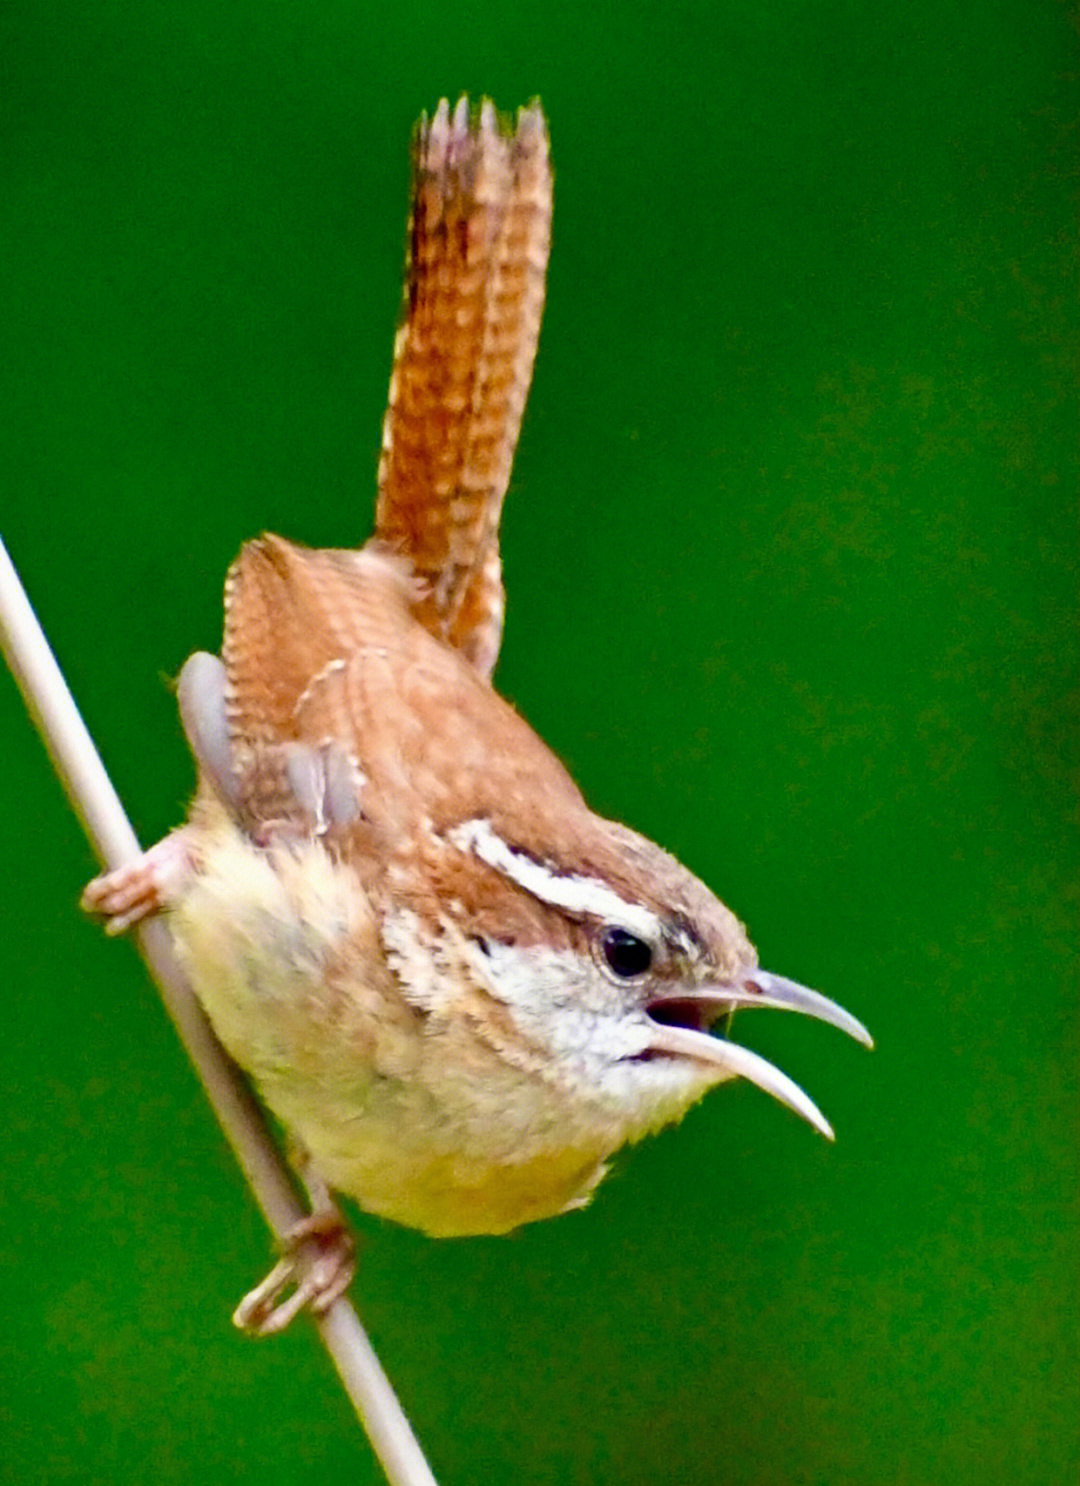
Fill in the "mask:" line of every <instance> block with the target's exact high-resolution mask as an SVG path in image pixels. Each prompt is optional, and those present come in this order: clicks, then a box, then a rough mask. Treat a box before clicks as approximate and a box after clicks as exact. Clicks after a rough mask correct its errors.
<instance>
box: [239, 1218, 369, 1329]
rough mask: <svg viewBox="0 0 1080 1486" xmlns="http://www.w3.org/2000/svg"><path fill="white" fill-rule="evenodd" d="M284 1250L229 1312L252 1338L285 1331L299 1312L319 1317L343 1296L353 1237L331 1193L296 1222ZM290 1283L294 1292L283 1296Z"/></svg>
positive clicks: (351, 1264) (351, 1261)
mask: <svg viewBox="0 0 1080 1486" xmlns="http://www.w3.org/2000/svg"><path fill="white" fill-rule="evenodd" d="M282 1248H283V1249H284V1257H283V1258H282V1259H281V1260H280V1261H279V1262H278V1263H277V1264H275V1265H274V1267H273V1269H272V1270H271V1271H270V1273H269V1274H268V1275H267V1276H266V1278H265V1280H263V1281H262V1282H261V1284H258V1285H256V1286H255V1288H254V1290H252V1291H250V1292H249V1293H248V1294H247V1295H245V1296H244V1298H243V1300H242V1301H241V1302H240V1304H239V1305H238V1306H237V1307H236V1310H235V1311H234V1312H233V1323H234V1324H235V1325H236V1326H238V1327H239V1328H240V1330H241V1331H246V1332H248V1333H250V1334H251V1335H252V1336H273V1335H274V1334H275V1333H276V1332H279V1331H284V1330H285V1327H286V1326H288V1324H289V1323H290V1321H292V1320H293V1319H294V1318H295V1317H296V1316H298V1315H299V1314H300V1312H301V1311H303V1310H310V1311H314V1313H315V1314H316V1315H317V1316H321V1315H322V1314H323V1313H324V1312H325V1311H328V1310H329V1309H330V1307H331V1306H332V1305H333V1303H334V1301H335V1300H337V1299H338V1297H339V1296H341V1295H344V1293H345V1291H346V1290H347V1289H348V1288H349V1285H350V1284H351V1283H352V1278H353V1275H354V1274H355V1272H356V1241H355V1239H354V1238H353V1236H352V1233H351V1231H350V1230H349V1227H348V1225H347V1223H346V1222H345V1218H344V1217H343V1215H342V1213H341V1212H340V1210H339V1209H338V1208H337V1207H336V1206H335V1205H334V1203H333V1202H331V1201H330V1199H329V1196H327V1197H326V1199H325V1205H320V1206H319V1207H318V1208H317V1209H316V1211H315V1212H313V1213H311V1214H310V1215H309V1216H308V1217H306V1218H301V1220H300V1221H299V1222H298V1223H296V1224H294V1226H293V1227H292V1229H291V1230H290V1231H289V1233H288V1234H287V1235H286V1237H285V1240H284V1243H283V1244H282ZM290 1286H295V1288H294V1289H293V1291H292V1294H291V1295H288V1296H287V1297H286V1298H285V1299H284V1300H282V1299H281V1297H282V1295H284V1294H285V1291H286V1290H288V1289H289V1287H290Z"/></svg>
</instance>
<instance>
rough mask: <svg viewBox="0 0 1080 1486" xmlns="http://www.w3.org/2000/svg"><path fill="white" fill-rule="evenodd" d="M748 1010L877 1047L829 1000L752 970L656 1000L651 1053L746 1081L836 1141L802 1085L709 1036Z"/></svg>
mask: <svg viewBox="0 0 1080 1486" xmlns="http://www.w3.org/2000/svg"><path fill="white" fill-rule="evenodd" d="M744 1006H774V1007H778V1008H779V1009H780V1010H782V1011H798V1012H801V1013H802V1014H803V1015H804V1016H812V1017H816V1018H817V1020H818V1021H821V1022H828V1023H829V1025H830V1026H833V1027H837V1028H839V1030H840V1031H841V1032H846V1033H847V1034H848V1036H849V1037H854V1038H855V1040H856V1041H857V1042H861V1043H862V1044H863V1045H864V1046H865V1047H873V1045H874V1039H873V1038H872V1037H871V1036H870V1033H869V1032H868V1031H867V1030H866V1028H865V1027H864V1026H863V1024H862V1022H860V1021H858V1020H857V1019H856V1018H855V1017H853V1016H852V1015H851V1013H850V1012H847V1011H845V1010H844V1008H843V1007H842V1006H838V1005H837V1004H836V1002H835V1001H830V1000H829V998H828V997H827V996H821V995H819V994H818V993H817V991H811V990H808V989H807V987H806V986H801V985H799V984H798V983H797V982H796V981H794V980H785V979H784V977H783V976H782V975H770V974H769V973H768V972H767V971H765V970H751V971H748V972H747V973H746V974H745V975H744V976H742V977H741V978H740V979H739V980H737V981H732V982H730V983H728V984H722V985H717V986H707V987H702V988H701V989H700V990H693V991H687V990H685V989H680V990H679V991H678V992H677V993H673V994H672V995H671V996H663V995H661V996H657V997H654V999H653V1000H652V1001H650V1002H649V1004H648V1006H647V1007H646V1011H647V1012H648V1015H649V1018H650V1020H651V1021H652V1022H653V1024H654V1026H655V1032H654V1033H652V1034H651V1037H650V1048H651V1050H652V1051H654V1052H659V1053H669V1054H672V1055H674V1056H677V1057H684V1058H696V1059H698V1060H699V1061H700V1062H704V1063H711V1064H713V1065H714V1067H717V1068H721V1069H723V1070H724V1072H725V1073H727V1074H728V1076H729V1077H731V1078H745V1079H748V1080H749V1081H750V1082H751V1083H753V1084H757V1086H758V1088H759V1089H764V1091H765V1093H766V1094H771V1095H772V1096H773V1098H774V1099H779V1101H780V1103H781V1104H786V1105H787V1106H788V1108H789V1109H793V1110H794V1111H795V1113H796V1114H799V1115H802V1117H803V1119H804V1120H806V1121H807V1122H808V1123H809V1124H811V1125H813V1127H814V1129H815V1130H818V1131H820V1132H821V1134H822V1135H824V1136H825V1138H826V1139H827V1140H832V1139H833V1138H834V1136H833V1128H832V1126H831V1125H830V1124H829V1122H828V1120H827V1119H826V1118H825V1116H824V1115H823V1114H822V1113H821V1111H820V1110H819V1109H818V1107H817V1105H816V1104H815V1103H814V1101H813V1100H812V1099H811V1098H810V1097H809V1096H808V1095H807V1094H804V1093H803V1091H802V1089H800V1088H799V1086H798V1084H796V1083H794V1082H793V1081H792V1080H791V1079H790V1078H788V1076H787V1075H786V1074H785V1073H781V1072H780V1070H779V1068H775V1067H774V1066H773V1064H772V1063H770V1062H768V1061H767V1060H766V1059H765V1058H762V1057H760V1056H759V1055H758V1054H757V1053H754V1052H751V1051H750V1049H749V1048H746V1047H740V1046H739V1044H738V1043H736V1042H729V1041H728V1040H727V1039H726V1038H723V1037H716V1036H713V1035H712V1033H711V1032H710V1030H709V1029H710V1028H711V1027H712V1026H713V1025H714V1023H716V1022H717V1021H719V1020H720V1019H721V1018H722V1017H725V1016H729V1015H730V1014H731V1013H732V1012H733V1011H737V1010H738V1009H739V1008H740V1007H744Z"/></svg>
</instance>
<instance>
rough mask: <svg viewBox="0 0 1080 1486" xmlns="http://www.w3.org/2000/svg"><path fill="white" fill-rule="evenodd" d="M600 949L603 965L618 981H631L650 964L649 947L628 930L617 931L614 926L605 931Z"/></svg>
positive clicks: (650, 952)
mask: <svg viewBox="0 0 1080 1486" xmlns="http://www.w3.org/2000/svg"><path fill="white" fill-rule="evenodd" d="M600 949H601V951H602V952H603V956H604V963H605V964H606V965H607V967H608V969H609V970H610V971H611V973H612V974H613V975H617V976H618V977H619V979H620V980H632V979H633V978H634V976H635V975H644V974H645V972H646V970H648V968H649V966H650V965H651V964H652V949H651V947H650V946H649V945H648V944H646V943H645V941H644V939H639V938H638V937H637V935H636V934H631V933H630V931H629V929H619V928H616V927H615V926H614V925H613V926H612V927H611V928H608V929H605V930H604V937H603V938H602V939H601V941H600Z"/></svg>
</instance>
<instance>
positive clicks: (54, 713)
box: [0, 539, 436, 1486]
mask: <svg viewBox="0 0 1080 1486" xmlns="http://www.w3.org/2000/svg"><path fill="white" fill-rule="evenodd" d="M0 645H2V648H3V651H4V654H5V656H6V658H7V662H8V665H9V666H10V667H11V671H12V674H13V675H14V677H15V680H16V681H17V682H18V685H19V688H20V690H21V691H22V694H23V697H24V699H25V701H26V706H27V709H28V710H29V712H30V715H31V716H32V717H33V719H34V722H35V723H36V725H37V728H38V731H39V732H40V733H41V736H42V739H43V740H44V743H45V746H46V748H47V749H48V751H49V755H50V757H51V758H52V761H53V764H54V766H55V768H56V772H57V774H58V775H59V777H60V780H61V782H62V784H63V786H64V789H65V790H66V791H67V795H68V798H69V800H70V801H71V804H72V807H73V808H74V810H75V813H76V814H77V815H78V817H79V819H80V820H81V822H82V824H83V828H84V830H85V831H86V834H87V836H88V838H89V840H90V842H91V844H92V846H93V848H94V850H95V852H96V853H97V855H98V857H99V859H100V861H101V863H102V865H103V866H104V867H106V868H108V869H110V870H111V869H112V868H114V867H120V866H123V865H124V864H125V863H127V862H131V861H133V860H134V859H135V858H137V857H138V856H139V855H140V847H139V843H138V840H137V839H136V836H135V833H134V831H133V830H132V828H131V825H130V823H129V821H128V819H127V816H126V815H125V813H124V808H123V806H122V805H121V803H120V800H119V797H118V796H117V793H116V791H115V790H114V789H113V786H112V782H111V780H110V779H109V776H108V774H107V773H106V772H105V766H104V765H103V764H102V762H101V758H100V757H99V755H98V752H97V749H96V748H95V747H94V743H93V740H92V739H91V737H90V734H89V732H88V731H87V728H86V724H85V723H84V722H83V720H82V717H81V716H80V715H79V710H78V708H77V707H76V705H75V701H74V698H73V697H72V695H71V692H70V691H69V690H68V687H67V683H66V682H65V681H64V678H63V675H62V674H61V672H60V668H59V666H58V665H57V663H56V659H55V657H54V655H53V653H52V650H51V649H50V648H49V643H48V641H47V640H46V638H45V635H44V633H43V631H42V629H41V626H40V625H39V624H38V621H37V618H36V616H35V614H34V611H33V609H32V607H31V605H30V601H29V599H28V598H27V596H26V592H25V590H24V588H23V586H22V583H21V582H20V580H19V575H18V573H17V572H16V571H15V567H14V565H13V564H12V562H11V559H10V557H9V556H8V552H7V548H6V547H5V546H4V543H3V541H2V539H0ZM134 937H135V939H136V941H137V943H138V946H139V950H140V952H141V954H142V956H143V959H144V960H145V962H146V965H147V968H148V969H149V971H150V974H151V975H152V976H153V978H154V980H155V981H156V982H157V985H158V989H159V990H160V992H161V998H162V1000H163V1001H164V1003H165V1007H166V1010H167V1011H168V1013H169V1015H170V1017H171V1018H172V1020H173V1022H174V1024H175V1026H176V1029H177V1031H178V1033H179V1034H180V1040H181V1041H182V1042H183V1044H184V1047H185V1048H186V1049H187V1053H188V1056H189V1057H190V1058H191V1061H192V1063H193V1064H194V1065H195V1069H196V1071H197V1073H198V1075H199V1078H200V1079H201V1080H202V1084H203V1087H204V1088H205V1090H206V1095H207V1098H208V1099H209V1100H210V1104H211V1106H212V1108H213V1110H214V1113H215V1114H216V1116H217V1119H218V1123H219V1124H220V1126H221V1128H222V1130H223V1131H224V1133H225V1136H226V1138H227V1139H228V1141H229V1144H230V1145H231V1146H232V1148H233V1151H234V1153H235V1155H236V1158H237V1160H238V1161H239V1163H240V1165H241V1167H242V1168H243V1171H244V1174H245V1176H246V1177H247V1180H248V1183H249V1184H250V1186H251V1189H252V1191H253V1192H254V1194H255V1198H256V1200H257V1202H258V1204H259V1206H260V1207H261V1208H262V1210H263V1213H264V1214H265V1216H266V1220H267V1223H268V1224H269V1225H270V1228H271V1230H272V1232H273V1233H274V1235H275V1237H276V1238H278V1239H281V1238H283V1237H284V1236H285V1234H286V1233H287V1232H288V1230H289V1229H290V1228H291V1227H292V1225H293V1224H294V1223H296V1222H297V1220H298V1219H300V1218H302V1217H303V1216H304V1208H303V1207H302V1205H301V1204H300V1201H299V1199H298V1197H297V1195H296V1191H295V1188H294V1186H293V1182H292V1178H291V1176H290V1174H289V1170H288V1168H287V1166H286V1165H285V1163H284V1161H283V1159H282V1157H281V1155H280V1153H279V1152H278V1150H277V1147H276V1146H275V1144H274V1142H273V1140H272V1138H271V1136H270V1133H269V1131H268V1129H267V1126H266V1121H265V1119H264V1117H263V1114H262V1111H261V1110H260V1109H259V1106H258V1105H257V1103H256V1102H255V1100H254V1098H253V1097H252V1095H251V1092H250V1090H249V1089H248V1087H247V1085H246V1083H245V1082H244V1080H243V1078H242V1077H241V1075H240V1074H239V1072H238V1071H237V1069H236V1067H235V1066H234V1064H233V1063H232V1062H231V1060H230V1059H229V1058H228V1056H227V1055H226V1053H225V1052H224V1051H223V1049H222V1047H221V1045H220V1043H219V1042H218V1041H217V1038H216V1037H215V1036H214V1034H213V1032H212V1031H211V1029H210V1025H209V1023H208V1022H207V1020H206V1018H205V1016H204V1015H203V1012H202V1009H201V1007H200V1006H199V1004H198V1002H197V1001H196V1000H195V997H194V995H193V993H192V991H191V988H190V986H189V985H188V983H187V980H186V979H185V977H184V974H183V972H182V971H181V969H180V966H179V965H178V964H177V962H176V958H175V956H174V954H173V950H172V945H171V942H170V939H169V935H168V932H167V930H166V929H165V926H164V925H163V924H162V923H160V922H158V921H156V920H153V919H151V920H148V921H146V922H144V923H142V924H140V925H139V926H138V927H137V928H136V929H135V931H134ZM315 1324H316V1327H317V1329H318V1332H319V1335H320V1336H321V1338H322V1341H323V1345H324V1346H325V1347H326V1349H327V1351H328V1352H329V1354H330V1357H331V1359H332V1360H333V1363H334V1366H335V1367H336V1368H337V1370H338V1373H339V1374H340V1376H341V1380H342V1383H343V1384H344V1386H345V1389H346V1391H347V1393H348V1395H349V1398H350V1399H351V1400H352V1403H353V1406H354V1408H355V1409H356V1412H357V1415H358V1416H359V1419H360V1422H361V1424H362V1425H363V1427H364V1429H365V1430H366V1431H367V1435H368V1438H369V1439H370V1441H371V1444H372V1448H373V1449H374V1451H375V1454H376V1455H377V1456H378V1458H379V1461H380V1463H381V1465H382V1468H383V1471H384V1472H385V1474H386V1478H387V1480H388V1481H389V1482H390V1483H391V1486H436V1482H435V1477H434V1476H433V1475H432V1473H431V1469H430V1467H429V1466H428V1463H427V1461H426V1460H425V1459H424V1455H423V1453H422V1451H421V1449H420V1446H419V1444H418V1443H417V1440H416V1437H415V1435H414V1434H413V1432H412V1430H411V1428H410V1426H409V1422H408V1419H407V1418H406V1416H405V1413H404V1411H403V1410H402V1407H401V1404H400V1403H399V1402H398V1399H397V1396H396V1394H395V1393H394V1390H393V1388H392V1387H391V1385H390V1381H389V1379H388V1378H387V1376H386V1374H385V1372H384V1371H383V1369H382V1366H381V1365H380V1363H379V1360H378V1358H377V1356H376V1355H375V1352H374V1349H373V1348H372V1346H371V1343H370V1341H369V1340H368V1337H367V1334H366V1333H365V1331H364V1328H363V1327H362V1326H361V1324H360V1321H359V1318H358V1317H357V1315H356V1312H355V1310H354V1309H353V1307H352V1305H351V1303H350V1302H349V1301H348V1300H347V1299H346V1298H345V1297H342V1298H341V1299H339V1300H337V1301H336V1302H335V1303H334V1304H333V1305H332V1306H331V1308H330V1309H329V1311H327V1313H326V1314H325V1315H324V1316H321V1317H316V1318H315Z"/></svg>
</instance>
